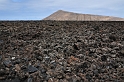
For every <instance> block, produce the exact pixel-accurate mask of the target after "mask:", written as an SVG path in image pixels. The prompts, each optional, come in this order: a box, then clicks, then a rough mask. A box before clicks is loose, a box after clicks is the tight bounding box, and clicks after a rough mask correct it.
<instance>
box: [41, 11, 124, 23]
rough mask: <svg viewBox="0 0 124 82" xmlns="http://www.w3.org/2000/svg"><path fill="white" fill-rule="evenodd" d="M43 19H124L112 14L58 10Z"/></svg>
mask: <svg viewBox="0 0 124 82" xmlns="http://www.w3.org/2000/svg"><path fill="white" fill-rule="evenodd" d="M43 20H60V21H64V20H70V21H124V18H119V17H112V16H102V15H92V14H79V13H73V12H68V11H63V10H58V11H57V12H55V13H53V14H51V15H50V16H48V17H46V18H44V19H43Z"/></svg>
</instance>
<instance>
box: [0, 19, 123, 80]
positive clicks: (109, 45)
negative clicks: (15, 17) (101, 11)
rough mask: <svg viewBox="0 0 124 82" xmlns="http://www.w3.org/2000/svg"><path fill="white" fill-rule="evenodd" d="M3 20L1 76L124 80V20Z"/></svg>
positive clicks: (0, 78)
mask: <svg viewBox="0 0 124 82" xmlns="http://www.w3.org/2000/svg"><path fill="white" fill-rule="evenodd" d="M2 24H3V26H1V27H0V82H123V80H124V77H123V76H124V74H123V72H124V70H123V67H124V58H123V56H124V48H123V47H124V38H123V37H124V35H123V32H122V31H123V30H124V22H107V21H106V22H103V21H102V22H100V21H96V22H95V21H94V22H90V21H88V22H86V21H85V22H84V21H0V25H2ZM4 25H5V26H4Z"/></svg>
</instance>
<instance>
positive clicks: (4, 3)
mask: <svg viewBox="0 0 124 82" xmlns="http://www.w3.org/2000/svg"><path fill="white" fill-rule="evenodd" d="M57 10H65V11H70V12H75V13H82V14H97V15H105V16H115V17H121V18H124V0H0V20H42V19H43V18H45V17H47V16H49V15H50V14H52V13H54V12H56V11H57Z"/></svg>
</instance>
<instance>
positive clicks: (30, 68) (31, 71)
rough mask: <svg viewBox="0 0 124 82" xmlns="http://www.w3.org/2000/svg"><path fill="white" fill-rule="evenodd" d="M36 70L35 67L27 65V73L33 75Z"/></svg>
mask: <svg viewBox="0 0 124 82" xmlns="http://www.w3.org/2000/svg"><path fill="white" fill-rule="evenodd" d="M37 70H38V69H37V68H36V67H34V66H32V65H29V66H28V72H29V73H34V72H36V71H37Z"/></svg>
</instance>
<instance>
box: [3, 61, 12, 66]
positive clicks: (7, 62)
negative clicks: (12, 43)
mask: <svg viewBox="0 0 124 82" xmlns="http://www.w3.org/2000/svg"><path fill="white" fill-rule="evenodd" d="M3 63H4V65H5V66H7V67H10V66H12V62H11V61H10V60H5V61H3Z"/></svg>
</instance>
